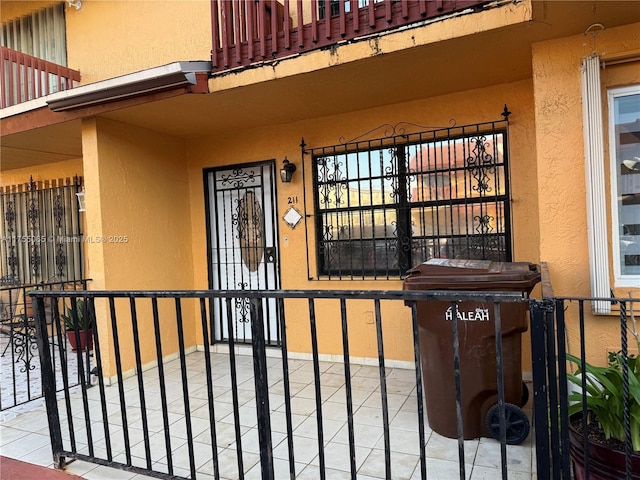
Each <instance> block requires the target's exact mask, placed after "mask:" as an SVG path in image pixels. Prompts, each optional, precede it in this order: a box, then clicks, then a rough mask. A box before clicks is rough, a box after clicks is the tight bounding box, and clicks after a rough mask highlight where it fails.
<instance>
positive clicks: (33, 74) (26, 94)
mask: <svg viewBox="0 0 640 480" xmlns="http://www.w3.org/2000/svg"><path fill="white" fill-rule="evenodd" d="M0 59H1V62H0V86H1V87H2V88H1V89H0V91H1V92H2V94H1V95H0V108H6V107H10V106H12V105H17V104H20V103H24V102H28V101H29V100H34V99H36V98H40V97H44V96H45V95H49V94H50V93H55V92H60V91H62V90H69V89H70V88H73V82H79V81H80V72H78V71H77V70H72V69H70V68H67V67H63V66H62V65H57V64H55V63H52V62H48V61H46V60H42V59H41V58H36V57H32V56H31V55H27V54H25V53H22V52H18V51H16V50H11V49H10V48H7V47H0Z"/></svg>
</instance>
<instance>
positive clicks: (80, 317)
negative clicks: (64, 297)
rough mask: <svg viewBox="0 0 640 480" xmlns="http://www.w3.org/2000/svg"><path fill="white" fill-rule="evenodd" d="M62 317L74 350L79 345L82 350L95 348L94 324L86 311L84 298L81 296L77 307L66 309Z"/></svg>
mask: <svg viewBox="0 0 640 480" xmlns="http://www.w3.org/2000/svg"><path fill="white" fill-rule="evenodd" d="M85 313H86V314H87V315H86V316H85ZM61 317H62V320H63V321H64V327H65V331H66V332H67V338H68V339H69V343H70V344H71V348H72V349H73V351H74V352H75V351H76V350H77V349H78V346H79V348H80V351H85V350H93V325H92V322H91V318H90V316H89V315H88V312H87V311H86V308H85V303H84V300H83V299H81V298H79V299H78V300H77V301H76V304H75V308H73V307H70V308H68V309H66V313H65V314H62V315H61ZM76 327H77V328H76Z"/></svg>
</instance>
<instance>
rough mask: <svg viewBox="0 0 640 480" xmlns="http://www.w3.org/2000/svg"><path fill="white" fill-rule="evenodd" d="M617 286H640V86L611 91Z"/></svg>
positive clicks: (611, 149) (611, 143)
mask: <svg viewBox="0 0 640 480" xmlns="http://www.w3.org/2000/svg"><path fill="white" fill-rule="evenodd" d="M609 140H610V152H611V195H612V199H611V207H612V220H613V228H612V231H613V259H614V275H615V284H616V286H638V285H639V284H640V86H633V87H626V88H619V89H614V90H610V91H609Z"/></svg>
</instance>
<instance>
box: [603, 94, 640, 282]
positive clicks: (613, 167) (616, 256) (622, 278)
mask: <svg viewBox="0 0 640 480" xmlns="http://www.w3.org/2000/svg"><path fill="white" fill-rule="evenodd" d="M629 95H640V85H632V86H628V87H621V88H612V89H610V90H609V91H608V92H607V103H608V108H609V168H610V170H609V172H610V177H609V178H610V185H611V188H610V193H611V240H612V250H613V272H614V282H615V287H640V274H639V275H624V274H622V271H621V258H620V218H619V214H620V211H619V209H618V195H619V194H622V193H625V192H618V171H617V169H618V166H619V165H620V162H621V161H622V160H623V159H619V158H617V146H616V134H615V127H616V124H615V100H616V99H617V98H620V97H625V96H629ZM638 223H640V219H639V221H638Z"/></svg>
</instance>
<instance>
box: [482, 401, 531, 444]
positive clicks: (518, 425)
mask: <svg viewBox="0 0 640 480" xmlns="http://www.w3.org/2000/svg"><path fill="white" fill-rule="evenodd" d="M504 417H505V426H506V433H507V435H506V437H507V439H506V441H507V445H520V444H521V443H522V442H523V441H524V440H525V438H527V437H528V436H529V419H528V418H527V415H526V414H525V413H524V412H523V411H522V410H521V409H520V407H518V406H516V405H513V404H512V403H505V404H504ZM487 428H488V429H489V432H491V435H492V436H493V438H495V439H496V440H500V407H499V406H498V404H496V405H494V406H492V407H491V408H490V409H489V411H488V412H487Z"/></svg>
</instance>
